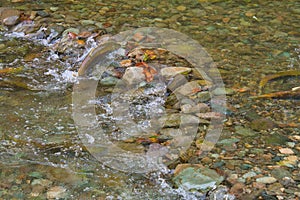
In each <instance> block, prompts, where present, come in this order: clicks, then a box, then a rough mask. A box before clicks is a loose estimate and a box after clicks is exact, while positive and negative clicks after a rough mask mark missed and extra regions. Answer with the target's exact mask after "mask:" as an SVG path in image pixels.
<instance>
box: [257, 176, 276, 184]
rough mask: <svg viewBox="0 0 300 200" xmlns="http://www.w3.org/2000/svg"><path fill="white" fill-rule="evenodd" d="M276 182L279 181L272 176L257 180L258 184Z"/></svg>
mask: <svg viewBox="0 0 300 200" xmlns="http://www.w3.org/2000/svg"><path fill="white" fill-rule="evenodd" d="M276 181H277V179H276V178H274V177H271V176H265V177H260V178H257V179H256V182H258V183H265V184H271V183H275V182H276Z"/></svg>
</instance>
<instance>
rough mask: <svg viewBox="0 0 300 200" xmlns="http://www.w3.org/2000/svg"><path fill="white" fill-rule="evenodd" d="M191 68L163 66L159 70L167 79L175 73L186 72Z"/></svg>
mask: <svg viewBox="0 0 300 200" xmlns="http://www.w3.org/2000/svg"><path fill="white" fill-rule="evenodd" d="M191 70H192V69H191V68H188V67H165V68H163V69H161V70H160V72H161V75H162V76H164V77H165V78H167V79H169V78H172V77H174V76H176V75H177V74H187V73H189V72H190V71H191Z"/></svg>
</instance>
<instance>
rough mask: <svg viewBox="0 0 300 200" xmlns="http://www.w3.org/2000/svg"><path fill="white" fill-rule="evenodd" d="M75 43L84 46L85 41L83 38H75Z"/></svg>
mask: <svg viewBox="0 0 300 200" xmlns="http://www.w3.org/2000/svg"><path fill="white" fill-rule="evenodd" d="M77 44H79V45H81V46H84V45H85V41H84V40H77Z"/></svg>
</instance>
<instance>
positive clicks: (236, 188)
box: [230, 183, 245, 197]
mask: <svg viewBox="0 0 300 200" xmlns="http://www.w3.org/2000/svg"><path fill="white" fill-rule="evenodd" d="M244 188H245V184H244V183H236V184H234V185H233V186H232V187H231V189H230V193H231V194H234V195H235V196H236V197H241V196H242V195H243V193H244Z"/></svg>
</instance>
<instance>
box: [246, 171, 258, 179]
mask: <svg viewBox="0 0 300 200" xmlns="http://www.w3.org/2000/svg"><path fill="white" fill-rule="evenodd" d="M256 175H257V174H256V173H255V172H253V171H251V172H247V173H246V174H244V175H243V178H244V179H247V178H252V177H254V176H256Z"/></svg>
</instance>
